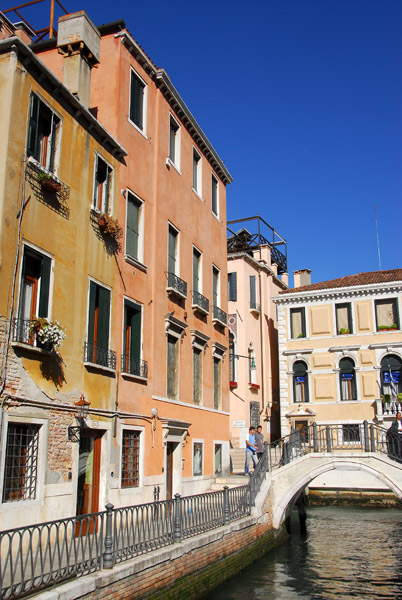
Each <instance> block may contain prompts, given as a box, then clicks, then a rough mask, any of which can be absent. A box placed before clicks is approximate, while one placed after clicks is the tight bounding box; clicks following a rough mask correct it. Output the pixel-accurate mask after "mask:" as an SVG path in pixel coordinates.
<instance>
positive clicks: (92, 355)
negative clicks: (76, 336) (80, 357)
mask: <svg viewBox="0 0 402 600" xmlns="http://www.w3.org/2000/svg"><path fill="white" fill-rule="evenodd" d="M84 363H86V364H88V365H97V366H99V367H103V368H106V369H111V370H113V371H115V370H116V352H114V350H109V349H108V348H101V347H100V346H98V345H97V344H93V343H90V342H84Z"/></svg>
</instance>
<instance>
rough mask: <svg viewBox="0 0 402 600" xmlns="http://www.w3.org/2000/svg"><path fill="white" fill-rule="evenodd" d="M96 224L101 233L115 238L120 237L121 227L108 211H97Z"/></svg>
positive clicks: (121, 233)
mask: <svg viewBox="0 0 402 600" xmlns="http://www.w3.org/2000/svg"><path fill="white" fill-rule="evenodd" d="M98 225H99V229H100V230H101V231H103V233H106V234H108V235H110V236H111V237H113V238H114V239H115V240H118V239H120V238H121V237H122V235H123V229H122V228H121V227H120V225H119V222H118V221H117V219H114V218H113V217H112V216H111V215H109V214H108V213H99V215H98Z"/></svg>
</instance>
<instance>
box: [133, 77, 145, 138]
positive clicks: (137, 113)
mask: <svg viewBox="0 0 402 600" xmlns="http://www.w3.org/2000/svg"><path fill="white" fill-rule="evenodd" d="M143 105H144V85H143V84H142V83H141V81H140V80H139V79H138V77H137V75H135V74H134V73H133V72H131V99H130V121H132V122H133V123H135V124H136V125H137V127H139V128H140V129H143V126H144V124H143V112H144V111H143Z"/></svg>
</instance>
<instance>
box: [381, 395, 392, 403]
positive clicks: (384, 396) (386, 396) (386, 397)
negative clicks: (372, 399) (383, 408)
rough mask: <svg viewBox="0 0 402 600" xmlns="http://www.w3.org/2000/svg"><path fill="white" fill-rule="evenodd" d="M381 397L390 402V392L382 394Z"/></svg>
mask: <svg viewBox="0 0 402 600" xmlns="http://www.w3.org/2000/svg"><path fill="white" fill-rule="evenodd" d="M381 398H382V401H383V402H391V394H383V395H382V396H381Z"/></svg>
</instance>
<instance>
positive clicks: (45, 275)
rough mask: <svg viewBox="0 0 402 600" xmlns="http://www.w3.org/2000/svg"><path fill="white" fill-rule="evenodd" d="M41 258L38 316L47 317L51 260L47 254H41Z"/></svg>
mask: <svg viewBox="0 0 402 600" xmlns="http://www.w3.org/2000/svg"><path fill="white" fill-rule="evenodd" d="M41 259H42V260H41V266H40V295H39V308H38V313H39V314H38V317H47V316H48V308H49V286H50V269H51V266H52V261H51V260H50V258H48V257H47V256H42V257H41Z"/></svg>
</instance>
